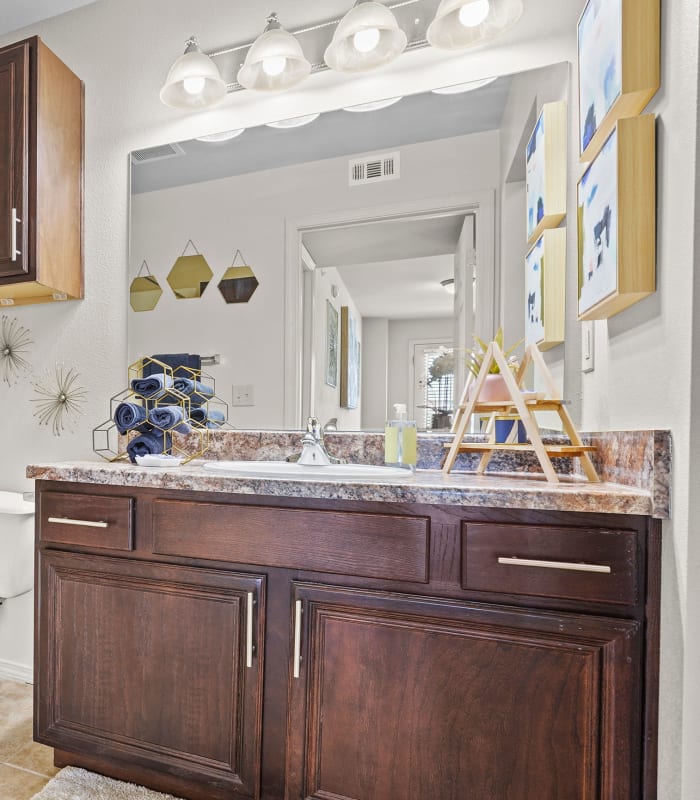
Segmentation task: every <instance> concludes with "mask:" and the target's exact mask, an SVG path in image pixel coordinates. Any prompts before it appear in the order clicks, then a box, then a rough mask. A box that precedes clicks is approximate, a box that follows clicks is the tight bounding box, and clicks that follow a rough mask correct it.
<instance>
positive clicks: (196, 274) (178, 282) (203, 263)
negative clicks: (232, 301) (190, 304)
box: [166, 239, 214, 300]
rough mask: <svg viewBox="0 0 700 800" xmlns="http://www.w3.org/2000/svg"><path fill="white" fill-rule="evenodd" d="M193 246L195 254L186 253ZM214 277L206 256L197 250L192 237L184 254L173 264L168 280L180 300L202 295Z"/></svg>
mask: <svg viewBox="0 0 700 800" xmlns="http://www.w3.org/2000/svg"><path fill="white" fill-rule="evenodd" d="M190 245H191V246H192V249H193V250H194V251H195V252H194V255H189V256H188V255H185V253H186V252H187V248H188V247H190ZM213 277H214V273H213V272H212V271H211V267H210V266H209V264H208V263H207V260H206V258H204V256H203V255H202V254H201V253H200V252H199V251H198V250H197V248H196V247H195V246H194V243H193V242H192V240H191V239H190V240H189V241H188V242H187V245H186V246H185V249H184V250H183V251H182V255H181V256H180V258H178V259H177V261H176V262H175V263H174V264H173V267H172V269H171V270H170V272H169V273H168V277H167V278H166V280H167V281H168V284H169V286H170V288H171V289H172V290H173V294H174V295H175V297H177V299H178V300H191V299H194V298H198V297H201V296H202V295H203V294H204V290H205V289H206V288H207V286H208V285H209V281H211V279H212V278H213Z"/></svg>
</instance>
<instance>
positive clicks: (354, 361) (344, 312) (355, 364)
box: [340, 306, 360, 408]
mask: <svg viewBox="0 0 700 800" xmlns="http://www.w3.org/2000/svg"><path fill="white" fill-rule="evenodd" d="M359 403H360V340H359V338H358V336H357V321H356V319H355V317H354V316H353V315H352V314H351V313H350V309H349V308H348V306H341V307H340V405H341V407H342V408H357V407H358V405H359Z"/></svg>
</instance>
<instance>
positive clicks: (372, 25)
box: [323, 0, 408, 72]
mask: <svg viewBox="0 0 700 800" xmlns="http://www.w3.org/2000/svg"><path fill="white" fill-rule="evenodd" d="M375 31H376V33H375ZM374 41H376V44H375V45H374V47H369V45H370V44H372V42H374ZM407 42H408V40H407V38H406V34H405V33H404V32H403V31H402V30H401V28H399V24H398V22H397V21H396V17H395V16H394V14H393V13H392V11H391V10H390V9H389V8H387V7H386V6H384V5H382V4H381V3H376V2H373V0H361V1H360V2H359V3H357V4H356V5H355V6H354V7H353V8H351V9H350V11H348V13H347V14H346V15H345V16H344V17H343V19H341V20H340V22H339V23H338V27H337V28H336V29H335V33H334V34H333V39H332V41H331V43H330V44H329V45H328V47H327V48H326V52H325V54H324V56H323V58H324V60H325V62H326V64H328V66H329V67H330V68H331V69H334V70H336V71H337V72H364V71H365V70H370V69H374V68H375V67H381V66H382V65H383V64H388V63H389V62H390V61H393V60H394V59H395V58H397V57H398V56H400V55H401V53H403V51H404V50H405V49H406V44H407Z"/></svg>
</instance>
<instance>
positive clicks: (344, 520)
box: [153, 500, 430, 583]
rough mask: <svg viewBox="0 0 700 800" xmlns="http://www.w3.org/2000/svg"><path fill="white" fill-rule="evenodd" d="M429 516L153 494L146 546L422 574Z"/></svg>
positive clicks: (341, 570)
mask: <svg viewBox="0 0 700 800" xmlns="http://www.w3.org/2000/svg"><path fill="white" fill-rule="evenodd" d="M429 530H430V526H429V520H428V518H427V517H404V516H398V515H392V514H369V513H349V512H336V511H305V510H300V509H283V508H279V509H278V508H257V507H252V506H226V505H219V504H215V503H194V502H187V501H178V500H157V501H156V502H155V503H154V510H153V552H154V553H158V554H160V555H171V556H183V557H185V558H205V559H211V560H214V561H230V562H233V563H240V564H260V565H263V566H270V567H286V568H289V569H303V570H310V571H317V572H333V573H337V574H343V575H353V576H358V577H367V578H387V579H389V580H397V581H413V582H418V583H427V582H428V559H429Z"/></svg>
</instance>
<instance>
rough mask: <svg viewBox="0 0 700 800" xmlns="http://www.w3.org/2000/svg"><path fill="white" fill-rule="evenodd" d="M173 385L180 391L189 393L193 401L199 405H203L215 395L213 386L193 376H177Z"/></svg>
mask: <svg viewBox="0 0 700 800" xmlns="http://www.w3.org/2000/svg"><path fill="white" fill-rule="evenodd" d="M173 385H174V386H175V388H176V389H177V390H178V391H179V392H182V393H183V394H186V395H189V396H190V398H191V402H192V403H196V404H197V405H201V404H202V403H204V402H205V401H206V400H208V399H209V398H210V397H213V396H214V388H213V387H212V386H207V385H206V383H200V382H199V381H195V380H192V379H191V378H175V381H174V382H173Z"/></svg>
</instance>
